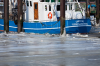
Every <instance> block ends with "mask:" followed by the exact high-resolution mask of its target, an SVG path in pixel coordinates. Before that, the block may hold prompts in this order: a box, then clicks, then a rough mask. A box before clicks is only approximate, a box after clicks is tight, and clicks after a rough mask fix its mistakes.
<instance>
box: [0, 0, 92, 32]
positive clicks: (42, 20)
mask: <svg viewBox="0 0 100 66" xmlns="http://www.w3.org/2000/svg"><path fill="white" fill-rule="evenodd" d="M24 2H25V4H26V11H25V12H24V17H23V18H24V22H23V30H24V32H26V33H39V34H45V33H49V34H60V1H59V0H24ZM17 29H18V26H17V24H16V23H15V22H14V21H13V20H12V21H11V20H10V21H9V31H14V32H17ZM0 30H4V20H3V19H0ZM90 30H91V22H90V19H87V18H86V16H85V9H84V8H82V7H81V6H80V3H79V2H78V0H74V1H73V0H66V2H65V31H66V33H89V31H90Z"/></svg>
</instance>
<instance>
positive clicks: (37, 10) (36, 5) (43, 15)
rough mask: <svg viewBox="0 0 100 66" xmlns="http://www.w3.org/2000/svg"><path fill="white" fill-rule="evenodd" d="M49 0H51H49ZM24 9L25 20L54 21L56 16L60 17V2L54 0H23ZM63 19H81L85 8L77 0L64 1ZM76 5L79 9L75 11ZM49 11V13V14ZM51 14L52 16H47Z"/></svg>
mask: <svg viewBox="0 0 100 66" xmlns="http://www.w3.org/2000/svg"><path fill="white" fill-rule="evenodd" d="M50 1H51V0H50ZM25 3H26V11H25V14H24V16H25V21H26V22H34V21H42V22H43V21H47V22H48V21H56V20H57V17H60V2H58V0H55V2H45V0H44V1H43V0H25ZM65 4H66V5H65V7H66V8H65V19H66V20H67V19H82V18H85V10H84V9H82V8H81V6H80V3H79V2H78V1H74V2H72V0H71V1H70V0H69V2H66V3H65ZM76 4H77V5H78V7H79V9H80V11H76V6H75V5H76ZM50 12H51V14H52V15H51V14H49V13H50ZM48 14H49V15H48ZM48 16H50V17H51V16H52V18H51V19H50V18H48Z"/></svg>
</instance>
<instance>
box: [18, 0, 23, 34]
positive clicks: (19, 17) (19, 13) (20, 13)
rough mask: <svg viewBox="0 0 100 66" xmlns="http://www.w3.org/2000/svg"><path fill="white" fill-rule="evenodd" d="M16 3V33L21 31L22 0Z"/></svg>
mask: <svg viewBox="0 0 100 66" xmlns="http://www.w3.org/2000/svg"><path fill="white" fill-rule="evenodd" d="M17 1H18V33H20V32H21V31H22V22H23V20H22V0H17Z"/></svg>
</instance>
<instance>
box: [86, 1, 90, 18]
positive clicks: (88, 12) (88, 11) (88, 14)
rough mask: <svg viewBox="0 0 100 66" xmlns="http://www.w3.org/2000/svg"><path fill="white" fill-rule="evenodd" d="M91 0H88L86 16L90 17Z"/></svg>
mask: <svg viewBox="0 0 100 66" xmlns="http://www.w3.org/2000/svg"><path fill="white" fill-rule="evenodd" d="M89 6H90V0H86V17H87V18H90V8H89Z"/></svg>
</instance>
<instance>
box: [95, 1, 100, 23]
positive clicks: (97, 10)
mask: <svg viewBox="0 0 100 66" xmlns="http://www.w3.org/2000/svg"><path fill="white" fill-rule="evenodd" d="M99 4H100V3H99V0H96V22H97V24H98V23H99V8H100V7H99Z"/></svg>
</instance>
